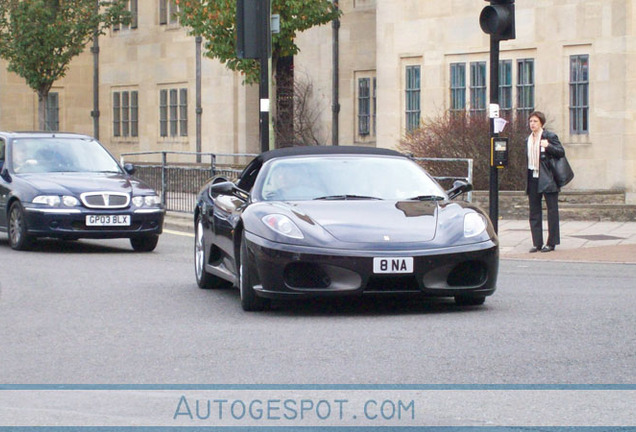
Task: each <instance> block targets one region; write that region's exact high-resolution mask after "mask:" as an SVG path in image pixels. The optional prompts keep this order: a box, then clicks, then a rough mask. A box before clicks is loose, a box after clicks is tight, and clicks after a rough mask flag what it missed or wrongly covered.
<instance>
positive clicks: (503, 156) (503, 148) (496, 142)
mask: <svg viewBox="0 0 636 432" xmlns="http://www.w3.org/2000/svg"><path fill="white" fill-rule="evenodd" d="M490 166H491V167H496V168H505V167H507V166H508V138H499V137H493V138H491V139H490Z"/></svg>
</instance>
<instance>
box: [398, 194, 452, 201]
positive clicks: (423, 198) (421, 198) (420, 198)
mask: <svg viewBox="0 0 636 432" xmlns="http://www.w3.org/2000/svg"><path fill="white" fill-rule="evenodd" d="M443 199H444V197H443V196H440V195H418V196H415V197H412V198H409V199H407V200H406V201H442V200H443Z"/></svg>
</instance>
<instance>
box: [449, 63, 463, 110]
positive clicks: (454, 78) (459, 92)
mask: <svg viewBox="0 0 636 432" xmlns="http://www.w3.org/2000/svg"><path fill="white" fill-rule="evenodd" d="M450 110H451V112H456V111H462V112H464V111H465V110H466V64H465V63H452V64H451V65H450Z"/></svg>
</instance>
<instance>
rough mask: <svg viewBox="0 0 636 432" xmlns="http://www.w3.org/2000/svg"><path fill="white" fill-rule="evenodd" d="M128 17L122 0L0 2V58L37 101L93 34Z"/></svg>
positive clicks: (26, 0)
mask: <svg viewBox="0 0 636 432" xmlns="http://www.w3.org/2000/svg"><path fill="white" fill-rule="evenodd" d="M98 5H99V8H98ZM129 20H130V17H129V13H128V12H126V1H125V0H114V1H109V2H106V1H99V2H98V1H96V0H73V1H68V0H0V57H2V58H3V59H5V60H7V61H8V63H9V65H8V69H9V71H11V72H15V73H16V74H18V75H20V76H21V77H23V78H24V79H25V80H26V83H27V85H28V86H29V87H31V88H32V89H33V90H34V91H36V92H37V93H38V96H39V98H40V100H42V98H43V97H46V95H48V92H49V90H50V89H51V86H52V85H53V83H55V81H57V80H58V79H60V78H62V77H63V76H64V75H65V74H66V71H67V69H68V67H69V64H70V62H71V60H72V59H73V57H75V56H77V55H78V54H80V53H81V52H82V51H83V50H84V47H85V46H86V44H87V43H88V42H89V41H90V40H91V39H92V37H93V35H94V34H96V33H98V34H100V33H103V31H104V30H105V29H106V28H108V27H110V26H112V25H114V24H116V23H122V22H123V23H126V22H128V21H129Z"/></svg>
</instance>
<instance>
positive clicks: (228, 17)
mask: <svg viewBox="0 0 636 432" xmlns="http://www.w3.org/2000/svg"><path fill="white" fill-rule="evenodd" d="M175 1H176V3H177V4H178V5H179V20H180V22H181V24H182V25H184V26H188V27H190V29H191V33H192V34H194V35H197V36H202V37H203V38H204V39H205V49H206V56H207V57H210V58H216V59H218V60H219V61H221V62H222V63H224V64H225V65H226V66H227V67H228V68H230V69H232V70H235V71H240V72H242V73H243V74H244V76H245V82H247V83H255V82H258V79H259V64H258V62H257V61H255V60H248V59H239V58H237V57H236V29H235V19H236V0H175ZM336 3H337V2H336ZM271 7H272V14H279V15H280V33H277V34H273V35H272V57H273V59H274V61H276V59H278V58H280V57H286V56H292V55H294V54H297V53H298V52H299V48H298V46H297V45H296V44H295V42H294V40H295V38H296V34H297V33H298V32H302V31H304V30H307V29H309V28H311V27H314V26H316V25H322V24H326V23H328V22H330V21H332V20H334V19H336V18H338V16H339V11H338V9H337V8H336V7H335V6H334V3H333V2H332V1H331V0H272V6H271Z"/></svg>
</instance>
